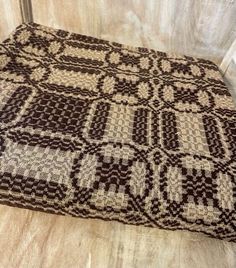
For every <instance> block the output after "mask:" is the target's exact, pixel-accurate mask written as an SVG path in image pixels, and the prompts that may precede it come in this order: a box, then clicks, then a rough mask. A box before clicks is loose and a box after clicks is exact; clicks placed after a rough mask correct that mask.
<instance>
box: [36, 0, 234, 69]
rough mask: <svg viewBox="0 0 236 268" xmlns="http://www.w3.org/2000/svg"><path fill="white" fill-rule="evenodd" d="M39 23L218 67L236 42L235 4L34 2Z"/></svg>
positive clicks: (205, 0) (215, 0) (207, 0)
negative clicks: (178, 54) (198, 60)
mask: <svg viewBox="0 0 236 268" xmlns="http://www.w3.org/2000/svg"><path fill="white" fill-rule="evenodd" d="M32 6H33V13H34V19H35V21H36V22H38V23H41V24H45V25H49V26H53V27H58V28H63V29H66V30H70V31H73V32H79V33H82V34H87V35H91V36H95V37H100V38H105V39H108V40H111V41H117V42H121V43H126V44H129V45H134V46H145V47H149V48H154V49H157V50H162V51H174V52H177V53H181V54H182V53H183V54H187V55H190V56H198V57H203V58H208V59H211V60H214V61H215V62H216V63H218V64H219V63H220V62H221V60H222V59H223V56H224V54H225V53H226V51H227V49H228V48H229V47H230V45H231V44H232V42H233V40H234V39H235V38H236V16H235V14H236V1H235V0H231V1H227V0H198V1H195V0H116V1H113V0H102V1H101V0H93V1H85V0H67V1H63V0H40V1H38V0H32Z"/></svg>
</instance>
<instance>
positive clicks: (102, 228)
mask: <svg viewBox="0 0 236 268" xmlns="http://www.w3.org/2000/svg"><path fill="white" fill-rule="evenodd" d="M0 215H1V221H0V256H1V258H0V267H4V268H5V267H6V268H15V267H23V268H25V267H34V268H37V267H43V268H47V267H48V268H49V267H50V268H53V267H55V268H60V267H63V268H64V267H67V268H70V267H71V268H74V267H81V268H93V267H94V268H122V267H124V268H132V267H137V268H139V267H142V268H143V267H148V268H152V267H158V268H172V267H173V268H179V267H181V268H189V267H191V268H209V267H214V268H224V267H225V268H226V267H228V268H234V267H236V244H234V243H229V242H223V241H220V240H216V239H211V238H206V237H205V236H203V235H199V234H194V233H188V232H180V231H176V232H171V231H164V230H158V229H156V228H147V227H141V226H139V227H137V226H129V225H125V224H121V223H117V222H105V221H101V220H88V219H78V218H72V217H64V216H56V215H50V214H46V213H41V212H35V211H29V210H24V209H17V208H10V207H6V206H0Z"/></svg>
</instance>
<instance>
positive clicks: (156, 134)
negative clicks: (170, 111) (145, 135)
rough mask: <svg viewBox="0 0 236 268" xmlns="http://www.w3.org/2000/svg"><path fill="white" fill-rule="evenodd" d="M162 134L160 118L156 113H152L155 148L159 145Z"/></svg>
mask: <svg viewBox="0 0 236 268" xmlns="http://www.w3.org/2000/svg"><path fill="white" fill-rule="evenodd" d="M159 141H160V133H159V116H158V115H157V114H156V113H154V112H153V113H152V144H153V145H154V146H157V145H159Z"/></svg>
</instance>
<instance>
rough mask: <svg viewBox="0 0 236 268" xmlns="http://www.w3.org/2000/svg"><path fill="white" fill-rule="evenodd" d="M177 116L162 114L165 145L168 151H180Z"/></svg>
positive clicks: (169, 113) (167, 113) (168, 113)
mask: <svg viewBox="0 0 236 268" xmlns="http://www.w3.org/2000/svg"><path fill="white" fill-rule="evenodd" d="M177 131H178V130H177V123H176V116H175V114H174V113H172V112H163V113H162V133H163V144H164V147H165V148H166V149H167V150H173V151H175V150H178V148H179V140H178V134H177Z"/></svg>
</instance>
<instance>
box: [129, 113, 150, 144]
mask: <svg viewBox="0 0 236 268" xmlns="http://www.w3.org/2000/svg"><path fill="white" fill-rule="evenodd" d="M147 121H148V109H145V108H139V109H137V110H136V111H135V113H134V125H133V135H132V138H133V141H134V142H136V143H138V144H142V145H148V140H147V136H148V133H147V123H148V122H147Z"/></svg>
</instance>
